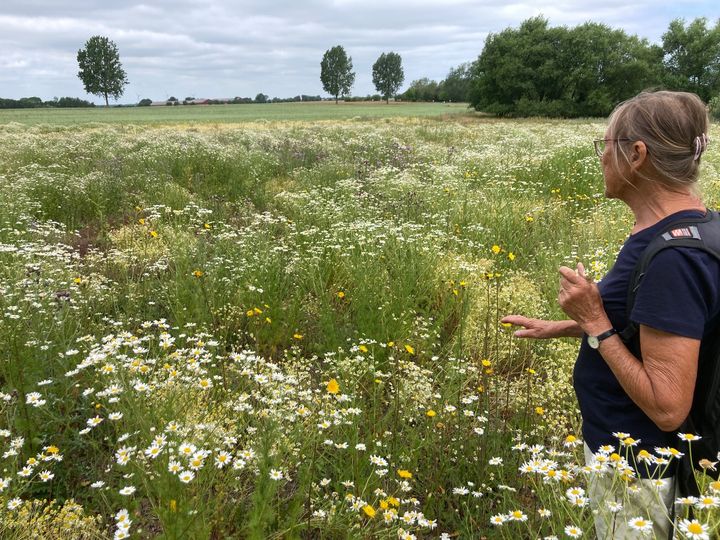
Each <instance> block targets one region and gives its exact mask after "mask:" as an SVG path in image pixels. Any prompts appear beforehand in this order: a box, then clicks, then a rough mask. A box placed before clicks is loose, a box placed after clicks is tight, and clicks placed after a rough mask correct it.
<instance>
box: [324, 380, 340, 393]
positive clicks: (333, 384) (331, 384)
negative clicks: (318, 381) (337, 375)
mask: <svg viewBox="0 0 720 540" xmlns="http://www.w3.org/2000/svg"><path fill="white" fill-rule="evenodd" d="M326 389H327V391H328V392H329V393H330V394H337V393H338V392H339V391H340V385H339V384H338V382H337V381H336V380H335V379H330V380H329V381H328V383H327V387H326Z"/></svg>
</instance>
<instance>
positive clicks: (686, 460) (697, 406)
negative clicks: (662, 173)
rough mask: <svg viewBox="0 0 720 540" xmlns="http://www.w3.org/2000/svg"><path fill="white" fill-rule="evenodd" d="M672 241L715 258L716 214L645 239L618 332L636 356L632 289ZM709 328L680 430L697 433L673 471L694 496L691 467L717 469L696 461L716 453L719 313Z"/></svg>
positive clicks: (719, 218) (719, 220)
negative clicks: (625, 321) (623, 324)
mask: <svg viewBox="0 0 720 540" xmlns="http://www.w3.org/2000/svg"><path fill="white" fill-rule="evenodd" d="M676 246H681V247H682V246H686V247H693V248H697V249H702V250H704V251H706V252H707V253H710V254H711V255H713V256H714V257H716V258H717V259H718V260H719V261H720V214H718V212H711V211H708V212H707V214H706V215H705V216H704V217H699V218H687V219H682V220H678V221H674V222H672V223H670V224H669V225H668V226H667V227H665V228H664V229H663V230H662V231H661V232H660V233H659V234H658V235H657V236H656V237H655V238H654V239H653V240H651V241H650V243H649V244H648V246H647V247H646V248H645V251H643V253H642V255H641V256H640V259H639V261H638V263H637V265H636V266H635V270H634V272H633V276H632V279H631V280H630V286H629V288H628V296H627V315H628V326H627V328H625V330H623V331H622V332H620V337H621V338H622V339H623V341H624V342H625V343H626V345H627V346H628V348H629V349H630V350H631V351H632V352H633V353H635V354H636V355H637V356H638V357H639V352H640V343H639V341H640V338H639V332H638V327H637V325H636V324H635V323H633V322H632V321H631V320H630V313H631V311H632V308H633V304H634V303H635V294H636V292H637V290H638V287H639V286H640V283H641V281H642V278H643V276H644V275H645V271H646V269H647V266H648V264H649V263H650V261H651V260H652V258H653V257H654V256H655V255H657V253H658V252H660V251H662V250H663V249H666V248H670V247H676ZM710 328H713V329H714V330H713V331H712V332H710V333H709V335H706V336H705V337H704V338H703V340H702V342H701V344H700V355H699V357H698V372H697V379H696V382H695V393H694V395H693V403H692V407H691V409H690V414H689V416H688V418H687V420H686V421H685V423H684V424H683V426H682V427H681V428H680V430H679V431H680V432H681V433H693V434H697V435H700V436H701V437H702V438H701V439H700V440H698V441H694V442H692V443H691V444H692V447H691V449H690V451H688V448H681V451H682V452H684V454H685V455H684V456H683V457H682V459H680V462H679V464H678V471H677V480H678V487H679V490H680V493H681V495H694V496H697V495H699V489H698V486H697V482H696V481H695V475H694V473H693V469H697V470H699V471H700V470H702V471H704V472H705V473H706V474H708V475H709V476H711V477H712V478H714V479H717V478H718V473H719V471H713V470H712V468H708V469H703V468H701V467H700V466H699V464H698V462H699V461H700V460H701V459H707V460H709V461H711V462H716V461H718V452H720V315H718V316H716V317H715V319H714V320H713V321H712V322H711V325H710ZM690 454H692V456H691V455H690ZM691 458H692V462H691V461H690V460H691ZM718 467H720V464H719V465H718Z"/></svg>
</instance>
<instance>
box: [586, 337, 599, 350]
mask: <svg viewBox="0 0 720 540" xmlns="http://www.w3.org/2000/svg"><path fill="white" fill-rule="evenodd" d="M588 345H590V348H591V349H597V348H598V347H599V346H600V341H598V338H597V337H595V336H588Z"/></svg>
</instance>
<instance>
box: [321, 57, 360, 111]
mask: <svg viewBox="0 0 720 540" xmlns="http://www.w3.org/2000/svg"><path fill="white" fill-rule="evenodd" d="M320 82H322V85H323V89H324V90H325V91H326V92H327V93H328V94H330V95H331V96H334V97H335V103H337V102H338V96H346V95H347V94H349V93H350V89H351V88H352V85H353V83H354V82H355V73H354V72H353V64H352V57H349V56H348V55H347V54H346V53H345V49H344V48H343V47H342V46H340V45H336V46H335V47H333V48H331V49H328V50H327V51H325V54H324V55H323V58H322V61H321V62H320Z"/></svg>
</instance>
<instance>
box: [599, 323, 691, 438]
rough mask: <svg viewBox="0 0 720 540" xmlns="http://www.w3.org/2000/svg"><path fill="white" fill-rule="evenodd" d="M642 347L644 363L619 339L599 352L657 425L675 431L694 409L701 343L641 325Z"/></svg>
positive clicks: (603, 345) (605, 342) (608, 341)
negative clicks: (692, 407)
mask: <svg viewBox="0 0 720 540" xmlns="http://www.w3.org/2000/svg"><path fill="white" fill-rule="evenodd" d="M607 328H610V327H609V326H608V327H607ZM640 347H641V349H642V362H640V361H639V360H638V359H637V358H635V356H634V355H633V354H632V353H631V352H630V351H629V350H628V348H627V347H626V346H625V344H624V343H623V341H622V340H621V339H620V337H619V336H617V335H615V336H612V337H611V338H608V339H606V340H603V341H602V342H601V343H600V348H599V349H598V350H599V352H600V354H601V355H602V357H603V358H604V359H605V362H606V363H607V365H608V366H609V367H610V369H611V370H612V372H613V373H614V374H615V377H616V378H617V380H618V381H619V382H620V385H621V386H622V387H623V390H625V392H626V393H627V395H628V396H630V399H632V400H633V401H634V402H635V404H636V405H637V406H638V407H640V408H641V409H642V411H643V412H644V413H645V414H647V415H648V417H649V418H650V419H651V420H652V421H653V422H654V423H655V425H656V426H657V427H659V428H660V429H662V430H663V431H673V430H676V429H678V428H679V427H680V426H681V425H682V423H683V422H684V421H685V419H686V418H687V416H688V414H689V413H690V407H691V406H692V401H693V393H694V391H695V379H696V376H697V363H698V355H699V353H700V340H699V339H692V338H687V337H683V336H678V335H676V334H669V333H667V332H662V331H660V330H656V329H654V328H650V327H649V326H645V325H640Z"/></svg>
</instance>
